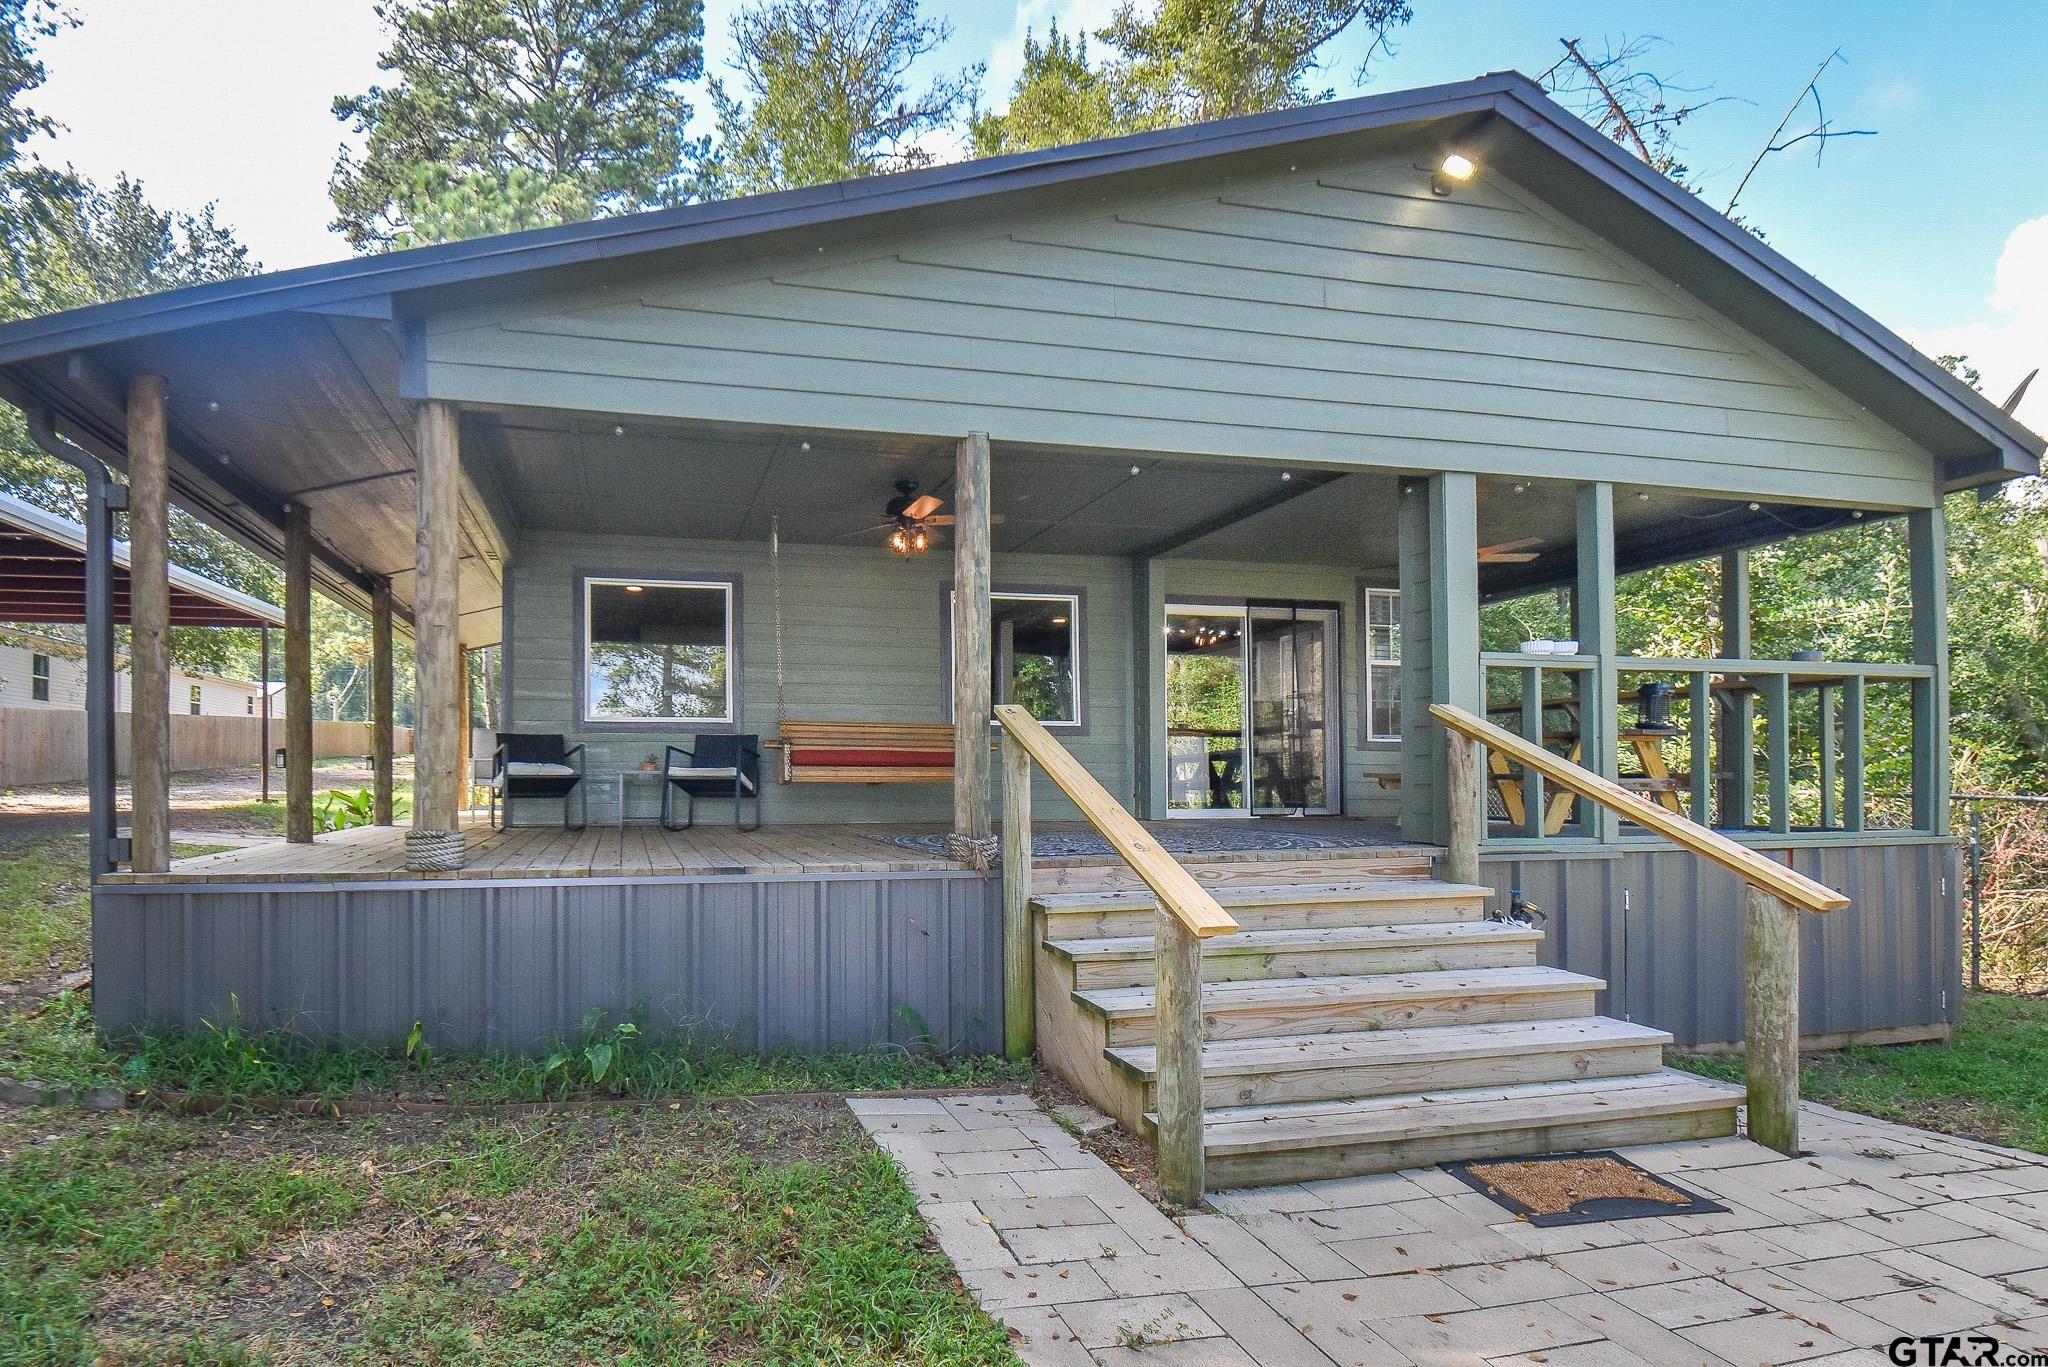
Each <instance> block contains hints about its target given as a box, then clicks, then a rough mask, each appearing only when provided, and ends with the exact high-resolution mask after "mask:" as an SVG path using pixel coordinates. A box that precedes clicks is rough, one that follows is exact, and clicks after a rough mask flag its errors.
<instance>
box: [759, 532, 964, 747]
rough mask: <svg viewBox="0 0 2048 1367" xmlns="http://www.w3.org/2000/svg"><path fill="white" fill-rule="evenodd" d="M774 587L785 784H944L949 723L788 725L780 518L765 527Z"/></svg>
mask: <svg viewBox="0 0 2048 1367" xmlns="http://www.w3.org/2000/svg"><path fill="white" fill-rule="evenodd" d="M768 563H769V565H770V566H771V568H772V569H773V571H774V587H775V733H776V739H774V740H771V741H766V742H763V743H764V744H765V745H766V746H768V747H769V748H771V749H775V750H777V751H779V752H780V753H781V755H782V764H781V766H780V768H779V773H780V775H781V781H782V782H784V783H870V784H873V783H944V782H951V781H952V778H953V727H952V725H951V723H949V722H869V721H791V720H790V719H789V708H788V703H787V700H786V699H785V697H784V695H783V694H784V690H783V661H782V519H781V518H780V517H774V518H771V519H770V521H769V524H768Z"/></svg>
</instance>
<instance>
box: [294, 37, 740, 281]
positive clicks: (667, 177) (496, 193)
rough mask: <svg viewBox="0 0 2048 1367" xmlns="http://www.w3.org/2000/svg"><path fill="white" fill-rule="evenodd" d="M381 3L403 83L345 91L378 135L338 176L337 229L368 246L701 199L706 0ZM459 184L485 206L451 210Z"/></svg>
mask: <svg viewBox="0 0 2048 1367" xmlns="http://www.w3.org/2000/svg"><path fill="white" fill-rule="evenodd" d="M377 14H378V17H379V18H381V19H382V20H383V21H384V23H385V24H386V25H387V27H388V28H389V29H390V31H391V45H390V47H388V48H387V49H386V50H385V52H384V55H383V57H382V59H381V60H380V63H379V65H380V66H381V67H382V69H383V70H385V71H387V72H390V73H392V75H393V76H394V77H395V78H396V79H395V80H394V81H393V82H392V83H391V84H390V85H388V86H387V85H378V86H372V87H371V88H370V89H369V90H368V91H365V92H364V93H363V94H360V95H344V96H340V97H338V98H336V100H335V101H334V113H335V116H336V117H337V118H339V119H341V120H342V121H343V122H344V123H347V124H348V125H349V126H350V127H351V128H353V129H354V130H355V131H356V132H358V133H360V134H362V135H363V137H364V139H365V146H364V148H363V150H362V151H361V152H360V153H359V154H358V153H355V152H352V151H350V150H348V149H344V150H343V151H342V153H341V154H340V156H339V157H338V158H337V159H336V162H335V166H334V173H333V175H332V177H331V178H330V179H329V182H328V193H329V195H330V197H331V198H332V199H333V200H334V206H335V210H336V215H335V220H334V226H335V228H336V229H337V230H338V231H340V232H342V233H343V234H345V235H346V236H347V237H348V239H349V241H350V243H352V244H353V245H354V246H355V247H357V248H358V249H359V250H373V249H377V248H382V247H389V246H392V245H394V244H396V243H399V242H401V241H424V240H435V234H436V233H444V232H447V231H448V230H449V229H450V227H451V225H456V226H460V225H466V224H476V225H482V226H486V227H488V226H489V225H490V224H492V223H494V222H496V221H498V220H499V219H500V218H501V217H503V216H506V215H510V216H511V217H512V218H513V219H514V220H515V221H517V222H518V224H519V226H531V223H530V222H529V219H530V218H531V217H534V216H538V214H537V212H536V211H537V209H539V208H540V207H542V206H545V208H546V211H547V212H550V213H556V212H559V213H563V214H564V215H565V216H566V215H596V214H607V213H618V212H627V211H631V210H634V209H643V208H649V207H655V206H659V205H664V204H673V203H677V202H679V201H681V200H682V199H684V198H686V197H687V194H688V190H689V183H688V177H687V174H686V168H687V166H688V165H689V163H690V162H691V161H692V160H693V159H694V158H695V157H697V156H700V155H701V149H700V148H697V147H695V146H693V145H692V144H690V143H689V142H687V141H686V140H685V139H684V137H683V128H684V126H685V125H686V124H687V123H688V122H689V118H690V106H689V103H688V101H687V100H686V99H685V98H684V93H683V92H684V87H685V86H686V85H687V84H688V83H689V82H692V81H694V80H696V79H697V78H698V77H700V76H702V75H703V73H704V49H703V37H704V15H703V4H702V0H385V2H384V3H381V4H379V5H378V6H377ZM437 176H438V177H445V180H442V181H441V182H439V184H438V188H437V184H436V179H435V178H436V177H437ZM423 189H424V190H425V191H426V193H425V194H424V195H423V194H422V191H423ZM451 190H459V191H460V193H461V194H463V195H466V196H467V197H468V198H469V199H470V200H471V201H474V205H473V207H471V208H469V209H466V210H463V209H459V208H458V209H457V211H454V212H451V211H450V206H448V205H446V204H443V205H441V206H440V207H439V208H436V207H435V203H436V201H437V200H438V199H439V198H440V197H441V196H443V195H445V194H446V193H447V192H449V191H451ZM414 213H421V214H422V217H423V219H424V222H421V223H415V222H414V221H413V219H412V217H411V215H412V214H414Z"/></svg>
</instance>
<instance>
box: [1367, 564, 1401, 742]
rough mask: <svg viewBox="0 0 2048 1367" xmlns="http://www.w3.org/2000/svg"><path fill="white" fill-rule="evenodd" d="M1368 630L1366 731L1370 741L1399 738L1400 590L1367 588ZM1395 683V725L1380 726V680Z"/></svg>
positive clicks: (1397, 739) (1393, 688)
mask: <svg viewBox="0 0 2048 1367" xmlns="http://www.w3.org/2000/svg"><path fill="white" fill-rule="evenodd" d="M1363 604H1364V608H1365V621H1364V623H1362V625H1363V626H1364V628H1365V630H1364V631H1363V632H1362V633H1360V634H1361V635H1363V636H1364V638H1365V643H1364V644H1365V680H1364V682H1365V709H1364V711H1365V716H1364V722H1365V734H1366V739H1367V740H1368V741H1399V740H1400V739H1401V729H1400V699H1401V692H1400V684H1401V590H1399V589H1371V588H1369V589H1366V590H1365V591H1364V595H1363ZM1382 679H1386V680H1388V681H1390V682H1391V683H1392V685H1393V687H1392V689H1391V690H1389V691H1391V692H1392V693H1393V698H1392V702H1393V703H1394V707H1395V712H1394V725H1393V727H1392V729H1391V730H1385V731H1383V730H1381V729H1380V728H1379V727H1378V726H1375V725H1374V724H1373V723H1374V722H1375V721H1377V720H1378V718H1379V702H1380V697H1379V694H1380V691H1381V690H1380V681H1381V680H1382Z"/></svg>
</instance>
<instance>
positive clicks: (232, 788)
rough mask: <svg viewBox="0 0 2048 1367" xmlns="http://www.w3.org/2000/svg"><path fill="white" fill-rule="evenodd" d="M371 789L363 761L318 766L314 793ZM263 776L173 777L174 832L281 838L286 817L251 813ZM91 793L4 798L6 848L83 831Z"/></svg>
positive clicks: (273, 787) (402, 770)
mask: <svg viewBox="0 0 2048 1367" xmlns="http://www.w3.org/2000/svg"><path fill="white" fill-rule="evenodd" d="M395 769H396V772H395V775H394V776H395V778H396V780H397V782H399V783H401V784H404V783H409V782H411V781H412V757H411V756H410V755H401V756H399V758H398V760H397V763H396V766H395ZM369 786H370V766H369V765H368V764H366V763H364V762H363V761H361V760H357V759H331V760H322V761H320V762H319V763H317V764H315V765H314V766H313V791H314V792H315V793H322V792H326V791H328V790H329V789H335V788H339V789H343V790H354V789H358V788H367V787H369ZM117 792H118V794H119V798H120V802H121V809H122V811H124V812H125V811H126V810H127V809H128V785H127V784H125V783H123V784H122V785H121V786H120V788H119V789H118V790H117ZM262 795H263V774H262V771H261V770H260V769H258V768H256V767H255V766H254V765H251V766H249V767H248V768H244V769H216V770H210V771H207V772H204V773H194V774H174V775H172V777H171V828H172V830H173V831H174V832H177V833H183V832H187V831H191V832H202V831H203V832H209V833H219V834H225V835H231V836H244V837H253V836H275V835H278V834H280V831H281V827H280V825H279V821H280V820H281V818H280V817H278V816H276V815H273V814H271V813H266V812H264V811H263V810H262V809H260V808H258V809H256V810H253V811H252V810H248V809H249V808H251V807H253V806H254V805H255V804H256V803H258V802H260V801H261V800H262ZM270 797H271V801H272V802H273V803H277V804H280V807H281V805H282V803H283V802H284V775H283V774H282V773H281V772H279V771H277V770H272V771H271V775H270ZM85 818H86V791H85V785H84V784H83V783H52V784H45V785H41V786H37V787H28V788H11V789H8V790H6V791H4V792H0V846H4V845H10V844H13V843H14V842H15V841H17V840H25V839H28V838H29V837H30V836H37V835H51V834H56V833H58V832H62V831H83V830H84V829H85Z"/></svg>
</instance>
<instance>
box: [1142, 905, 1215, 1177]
mask: <svg viewBox="0 0 2048 1367" xmlns="http://www.w3.org/2000/svg"><path fill="white" fill-rule="evenodd" d="M1152 920H1153V929H1152V945H1153V950H1152V953H1153V958H1154V959H1155V960H1156V962H1157V965H1158V972H1159V982H1158V988H1157V994H1156V996H1155V997H1154V999H1153V1011H1154V1019H1155V1020H1156V1022H1157V1026H1158V1034H1159V1044H1158V1051H1157V1054H1156V1062H1157V1065H1158V1073H1159V1088H1158V1091H1159V1124H1158V1126H1157V1128H1156V1132H1155V1137H1156V1140H1157V1144H1158V1151H1159V1194H1160V1195H1161V1196H1162V1197H1164V1198H1165V1199H1166V1200H1168V1201H1170V1202H1172V1203H1173V1204H1174V1205H1178V1206H1191V1205H1194V1204H1195V1203H1196V1202H1198V1201H1200V1200H1201V1199H1202V1193H1203V1191H1204V1189H1205V1188H1206V1187H1207V1185H1208V1177H1207V1174H1206V1172H1205V1171H1204V1168H1203V1159H1204V1155H1203V1150H1202V942H1201V941H1200V940H1199V939H1197V938H1195V933H1194V932H1193V931H1192V930H1189V929H1188V928H1187V926H1186V925H1185V924H1184V923H1183V922H1182V921H1181V919H1180V917H1178V916H1176V915H1174V914H1173V913H1172V912H1171V911H1169V910H1167V909H1166V907H1164V906H1161V907H1160V908H1159V910H1158V911H1157V912H1156V913H1154V915H1153V918H1152Z"/></svg>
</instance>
